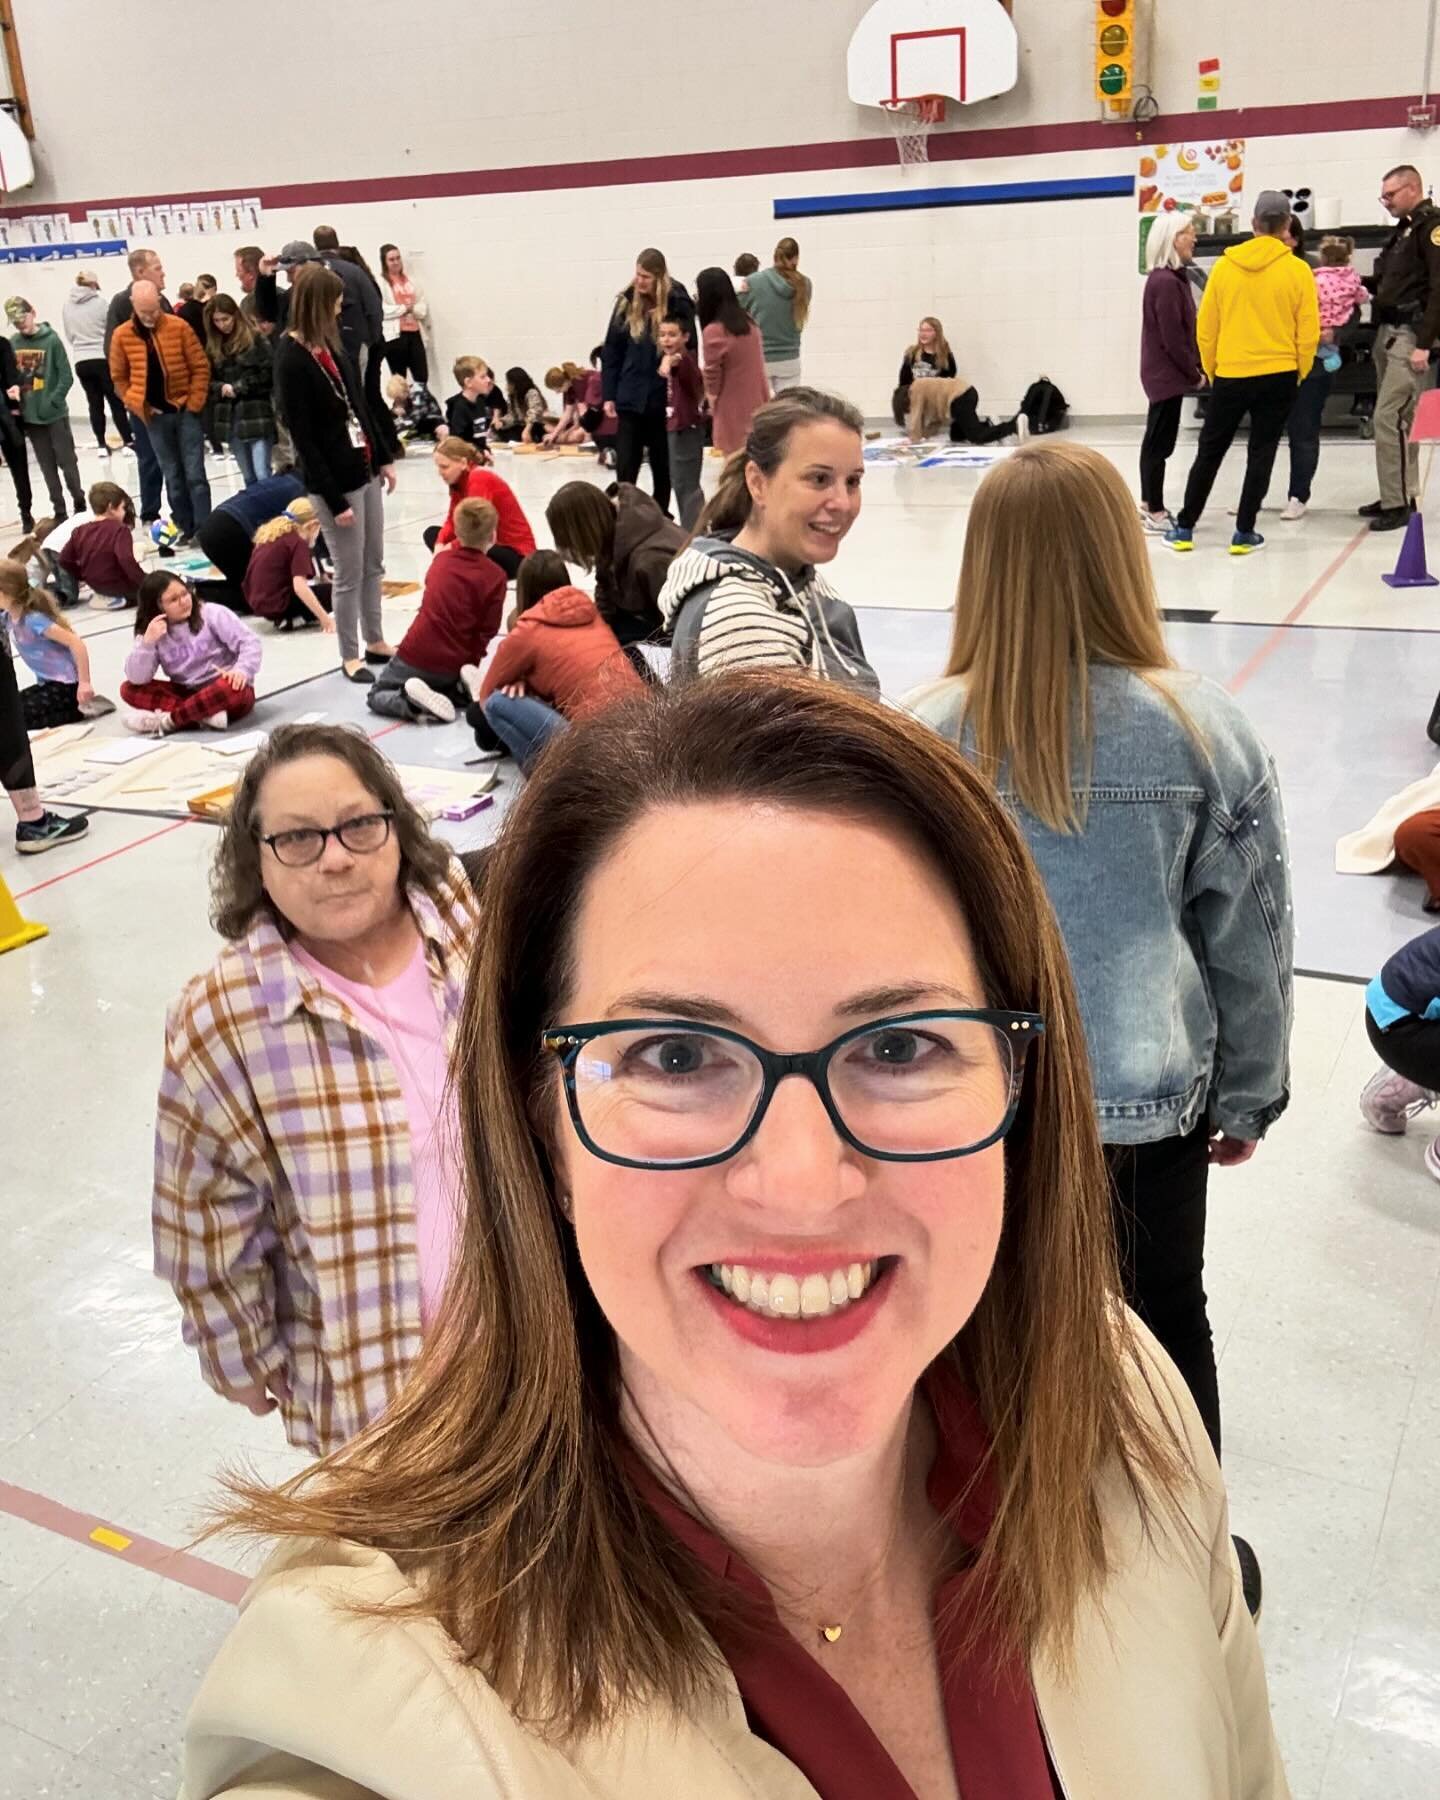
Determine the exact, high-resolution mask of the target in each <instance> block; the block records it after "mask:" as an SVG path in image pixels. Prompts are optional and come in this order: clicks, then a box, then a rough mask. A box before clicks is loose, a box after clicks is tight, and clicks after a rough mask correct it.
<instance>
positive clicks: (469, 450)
mask: <svg viewBox="0 0 1440 1800" xmlns="http://www.w3.org/2000/svg"><path fill="white" fill-rule="evenodd" d="M432 454H433V455H435V456H443V457H444V458H445V460H446V462H463V463H469V465H470V467H471V468H472V469H474V468H478V467H479V465H480V452H479V451H478V450H477V449H476V448H475V446H474V445H473V444H472V443H471V442H470V440H469V439H468V438H462V437H443V438H441V440H440V442H439V443H438V444H437V445H436V446H435V449H434V451H433V452H432Z"/></svg>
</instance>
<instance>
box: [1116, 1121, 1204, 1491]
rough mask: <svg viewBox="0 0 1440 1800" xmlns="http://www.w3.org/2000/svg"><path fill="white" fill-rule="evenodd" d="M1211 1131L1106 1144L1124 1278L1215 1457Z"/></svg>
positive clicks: (1126, 1289) (1129, 1299)
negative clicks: (1208, 1265) (1208, 1212)
mask: <svg viewBox="0 0 1440 1800" xmlns="http://www.w3.org/2000/svg"><path fill="white" fill-rule="evenodd" d="M1209 1140H1210V1129H1209V1126H1208V1125H1205V1124H1203V1123H1202V1124H1200V1125H1197V1126H1196V1127H1195V1129H1194V1130H1193V1131H1192V1132H1191V1133H1190V1134H1189V1136H1188V1137H1172V1138H1161V1139H1160V1141H1159V1142H1158V1143H1154V1144H1107V1145H1106V1146H1105V1161H1106V1164H1107V1166H1108V1167H1109V1170H1110V1183H1111V1196H1110V1197H1111V1207H1112V1212H1113V1216H1114V1221H1115V1238H1116V1242H1117V1244H1118V1246H1119V1250H1120V1279H1121V1285H1122V1289H1123V1292H1124V1295H1125V1300H1126V1303H1127V1305H1129V1306H1132V1307H1133V1308H1134V1309H1135V1311H1136V1312H1137V1313H1138V1314H1139V1315H1140V1317H1141V1319H1142V1320H1143V1321H1144V1323H1145V1324H1146V1325H1148V1326H1149V1327H1150V1329H1151V1331H1153V1332H1154V1333H1155V1335H1156V1337H1157V1338H1159V1340H1160V1344H1161V1347H1162V1348H1163V1349H1164V1350H1165V1351H1166V1353H1167V1354H1168V1355H1169V1357H1170V1360H1171V1361H1172V1362H1173V1363H1174V1364H1175V1366H1176V1368H1177V1369H1178V1370H1179V1371H1180V1373H1181V1375H1182V1376H1183V1377H1184V1380H1185V1385H1186V1386H1187V1387H1188V1388H1189V1389H1190V1392H1191V1395H1192V1396H1193V1398H1194V1401H1195V1404H1196V1406H1197V1407H1198V1408H1199V1409H1200V1417H1201V1418H1202V1419H1203V1420H1204V1422H1205V1429H1206V1431H1207V1432H1208V1433H1209V1434H1210V1442H1211V1443H1212V1444H1213V1445H1214V1446H1215V1454H1216V1455H1217V1456H1218V1455H1219V1454H1220V1383H1219V1380H1218V1378H1217V1376H1216V1373H1215V1340H1214V1338H1213V1337H1212V1335H1211V1332H1210V1316H1209V1313H1208V1312H1207V1311H1206V1306H1205V1201H1206V1190H1207V1187H1208V1184H1209V1178H1210V1163H1209Z"/></svg>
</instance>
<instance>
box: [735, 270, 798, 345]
mask: <svg viewBox="0 0 1440 1800" xmlns="http://www.w3.org/2000/svg"><path fill="white" fill-rule="evenodd" d="M738 298H739V301H740V304H741V305H742V306H743V307H744V308H745V310H746V312H747V313H749V315H750V317H751V318H752V319H753V320H754V321H755V323H756V324H757V325H758V326H759V327H760V336H761V339H762V340H763V342H764V345H765V360H766V362H767V363H784V362H799V360H800V331H799V327H798V326H797V325H796V323H795V296H794V294H793V293H792V292H791V288H790V283H789V282H788V281H787V280H786V279H785V277H784V276H783V275H781V274H780V273H779V271H778V270H776V269H757V270H756V271H755V273H754V274H753V275H752V276H751V277H750V286H749V289H748V290H747V292H745V293H743V294H741V295H739V296H738Z"/></svg>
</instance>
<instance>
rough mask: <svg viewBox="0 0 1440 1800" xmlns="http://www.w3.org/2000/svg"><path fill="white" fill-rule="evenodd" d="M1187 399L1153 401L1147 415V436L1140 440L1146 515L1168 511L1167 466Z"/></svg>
mask: <svg viewBox="0 0 1440 1800" xmlns="http://www.w3.org/2000/svg"><path fill="white" fill-rule="evenodd" d="M1184 406H1185V396H1184V395H1183V394H1175V395H1174V396H1172V398H1170V399H1169V400H1152V401H1151V402H1150V410H1149V412H1147V413H1146V415H1145V436H1144V437H1143V438H1142V439H1141V440H1140V500H1141V503H1142V505H1143V506H1144V508H1145V510H1146V512H1152V513H1161V512H1164V510H1165V465H1166V463H1168V462H1169V460H1170V458H1171V457H1172V456H1173V455H1174V454H1175V445H1176V442H1177V440H1178V439H1179V436H1180V414H1181V412H1182V411H1183V410H1184Z"/></svg>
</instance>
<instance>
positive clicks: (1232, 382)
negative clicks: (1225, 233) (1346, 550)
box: [1165, 188, 1320, 556]
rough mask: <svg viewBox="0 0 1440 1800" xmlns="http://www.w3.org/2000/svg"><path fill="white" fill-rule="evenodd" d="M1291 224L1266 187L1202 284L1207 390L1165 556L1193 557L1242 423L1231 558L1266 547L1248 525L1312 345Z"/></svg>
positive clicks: (1315, 328) (1311, 313)
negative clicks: (1243, 447) (1244, 443)
mask: <svg viewBox="0 0 1440 1800" xmlns="http://www.w3.org/2000/svg"><path fill="white" fill-rule="evenodd" d="M1289 219H1290V202H1289V200H1288V199H1287V198H1286V196H1285V195H1284V194H1281V193H1278V192H1276V191H1275V190H1274V189H1270V188H1267V189H1266V191H1265V192H1264V193H1263V194H1261V196H1260V198H1259V200H1258V201H1257V202H1256V206H1255V217H1254V220H1253V226H1254V231H1255V235H1254V237H1252V238H1249V239H1248V240H1247V241H1246V242H1245V243H1243V244H1236V245H1235V246H1233V248H1231V249H1229V250H1227V251H1226V252H1225V254H1224V256H1222V257H1221V258H1220V261H1219V263H1218V264H1217V265H1216V267H1215V270H1214V272H1213V273H1212V275H1211V277H1210V280H1209V282H1208V283H1207V284H1206V288H1205V298H1204V299H1203V300H1202V301H1201V303H1200V312H1199V316H1198V317H1197V319H1196V321H1195V335H1196V338H1197V340H1198V342H1199V346H1200V361H1201V362H1202V364H1203V365H1204V368H1205V374H1206V376H1207V377H1208V378H1209V380H1210V383H1211V395H1210V404H1209V406H1208V408H1207V409H1206V413H1205V423H1204V425H1203V426H1202V427H1201V430H1200V443H1199V446H1198V448H1197V449H1196V452H1195V463H1194V466H1193V467H1192V468H1191V470H1190V478H1189V480H1188V481H1187V482H1186V484H1185V501H1184V504H1183V505H1182V506H1181V508H1180V512H1179V515H1178V517H1177V518H1176V520H1175V523H1174V525H1173V526H1172V527H1171V529H1170V530H1169V531H1168V532H1167V533H1166V534H1165V541H1166V543H1167V544H1169V546H1170V548H1171V549H1172V550H1193V549H1194V547H1195V526H1196V524H1197V523H1198V521H1199V518H1200V515H1201V513H1202V512H1203V511H1204V510H1205V502H1206V501H1207V500H1208V499H1209V498H1210V490H1211V488H1212V487H1213V486H1214V485H1215V477H1216V476H1217V475H1218V474H1219V473H1220V465H1221V463H1222V462H1224V460H1225V453H1226V451H1227V450H1229V448H1230V445H1231V444H1232V442H1233V441H1234V438H1235V433H1236V431H1237V429H1238V428H1239V425H1240V422H1241V420H1242V419H1244V418H1246V417H1247V416H1248V418H1249V421H1250V442H1249V446H1248V449H1247V452H1246V457H1245V483H1244V486H1243V487H1242V488H1241V490H1240V508H1239V511H1238V513H1237V515H1236V518H1235V533H1234V536H1233V537H1232V538H1231V540H1230V554H1231V555H1232V556H1248V555H1250V554H1251V552H1252V551H1255V550H1259V549H1260V548H1261V547H1262V545H1263V544H1264V542H1265V540H1264V538H1263V537H1262V536H1261V535H1260V533H1259V532H1258V531H1257V530H1256V529H1255V521H1256V519H1257V518H1258V517H1259V513H1260V505H1261V502H1262V501H1263V500H1264V498H1265V490H1266V489H1267V488H1268V487H1269V485H1270V471H1271V469H1272V468H1273V467H1274V463H1275V451H1276V449H1277V447H1278V445H1279V443H1280V437H1281V434H1282V432H1283V431H1284V430H1285V421H1286V419H1287V418H1288V417H1289V415H1290V408H1291V405H1292V404H1293V402H1294V399H1295V393H1296V389H1297V388H1298V386H1299V384H1300V383H1301V382H1302V381H1303V380H1304V379H1305V377H1306V376H1307V375H1308V374H1309V372H1310V365H1311V363H1312V362H1314V360H1315V350H1316V346H1317V345H1318V344H1319V342H1320V307H1319V302H1318V301H1317V299H1316V294H1315V276H1314V272H1313V271H1312V270H1311V268H1310V266H1309V265H1308V264H1307V263H1304V262H1302V261H1301V260H1300V258H1299V257H1298V256H1294V255H1292V254H1291V249H1290V244H1289V242H1288V240H1287V238H1286V236H1285V228H1286V226H1287V224H1288V223H1289Z"/></svg>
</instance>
